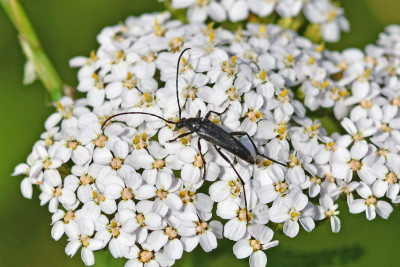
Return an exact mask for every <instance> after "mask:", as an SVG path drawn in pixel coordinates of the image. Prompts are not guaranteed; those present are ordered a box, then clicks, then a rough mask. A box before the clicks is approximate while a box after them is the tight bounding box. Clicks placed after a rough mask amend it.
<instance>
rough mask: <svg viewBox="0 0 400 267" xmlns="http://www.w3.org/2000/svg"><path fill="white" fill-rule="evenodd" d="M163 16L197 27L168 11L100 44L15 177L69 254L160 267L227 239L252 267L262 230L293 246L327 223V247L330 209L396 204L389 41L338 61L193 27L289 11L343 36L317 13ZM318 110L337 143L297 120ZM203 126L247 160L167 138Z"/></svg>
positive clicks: (264, 39) (260, 35)
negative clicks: (334, 126) (328, 118)
mask: <svg viewBox="0 0 400 267" xmlns="http://www.w3.org/2000/svg"><path fill="white" fill-rule="evenodd" d="M172 5H173V7H175V8H177V7H179V8H188V18H189V20H191V21H196V23H190V24H182V23H181V22H179V21H177V20H171V19H170V14H169V13H167V12H163V13H154V14H145V15H142V16H140V17H130V18H128V19H127V20H126V21H125V22H124V23H121V24H119V25H117V26H112V27H106V28H105V29H103V30H102V31H101V33H100V34H99V35H98V41H99V43H100V48H99V49H98V50H97V51H94V52H92V53H91V54H90V56H89V57H77V58H74V59H72V60H71V62H70V64H71V66H73V67H79V68H80V69H79V71H78V81H79V84H78V86H77V89H78V91H80V92H82V93H84V94H85V95H84V97H83V98H81V99H78V100H73V99H71V98H70V97H63V98H62V99H60V101H59V102H57V103H55V109H56V112H55V113H53V114H52V115H50V117H49V118H48V119H47V120H46V122H45V132H44V133H43V134H42V135H41V138H40V140H39V141H38V142H37V143H36V144H35V145H34V147H33V150H32V153H31V154H30V155H29V156H28V159H27V163H26V164H20V165H18V166H17V167H16V168H15V172H14V173H13V175H24V178H23V180H22V182H21V191H22V194H23V196H24V197H27V198H31V197H32V192H33V186H34V185H36V186H37V188H38V190H39V191H40V197H39V198H40V200H41V202H40V204H41V205H48V208H49V211H50V213H51V214H52V225H53V228H52V231H51V235H52V237H53V238H54V239H55V240H59V239H60V238H62V236H63V235H64V233H65V234H66V236H67V237H68V245H67V247H66V253H67V254H68V255H70V256H73V255H75V254H76V253H77V252H78V250H79V249H81V256H82V260H83V261H84V263H85V264H86V265H93V264H94V253H96V251H97V250H100V249H105V250H109V251H110V253H111V255H112V256H113V257H115V258H126V259H127V263H126V266H139V265H140V266H142V265H143V266H172V265H173V264H174V263H175V261H176V260H179V259H180V258H181V257H182V255H183V253H185V252H191V251H193V249H195V248H196V247H197V246H198V245H200V247H201V248H202V249H203V250H204V251H206V252H211V251H212V250H214V249H215V248H216V247H217V246H218V239H221V238H224V237H225V238H228V239H231V240H233V241H235V242H236V243H235V245H234V246H233V253H234V255H235V256H236V257H237V258H240V259H242V258H247V257H249V261H250V265H251V266H257V267H258V266H265V265H266V263H267V257H266V255H265V253H264V252H263V251H264V250H266V249H269V248H272V247H274V246H276V245H278V241H277V240H273V230H272V229H278V230H279V229H281V230H283V232H284V233H285V234H286V235H287V236H289V237H292V238H293V237H295V236H297V234H298V233H299V231H303V229H304V230H305V231H307V232H311V231H312V230H313V229H314V228H315V225H316V224H315V221H317V220H327V221H328V220H329V221H330V223H331V227H332V231H333V232H335V233H336V232H339V230H340V225H341V223H340V212H339V205H338V204H337V201H338V199H339V197H340V195H342V194H343V195H344V196H345V197H346V198H347V204H348V206H349V209H350V212H351V213H361V212H364V211H365V212H366V216H367V218H368V219H369V220H372V219H374V218H375V217H376V213H377V214H378V215H379V216H381V217H382V218H385V219H387V218H388V217H389V216H390V214H391V212H392V210H393V208H392V206H391V204H390V203H389V202H390V201H392V202H393V203H399V202H400V196H399V191H400V190H399V188H400V186H399V179H398V174H399V173H400V169H399V166H400V156H399V153H398V152H399V140H400V138H399V136H398V135H399V129H400V124H399V121H398V116H399V110H398V108H399V107H400V104H399V103H400V100H399V96H400V94H399V92H398V89H397V88H398V86H397V85H398V72H397V67H398V57H399V56H400V55H399V54H398V51H397V50H396V49H394V47H398V46H399V40H400V38H399V37H400V28H399V27H398V26H391V27H388V28H387V30H386V32H385V33H383V34H382V35H381V36H380V40H379V41H378V44H377V45H370V46H368V47H367V49H366V51H365V52H362V51H359V50H347V51H346V50H345V51H343V52H341V53H339V52H331V51H327V50H325V49H324V47H323V46H322V45H320V44H315V43H313V42H311V41H310V40H308V39H306V38H304V37H301V36H300V35H298V34H296V33H295V32H293V31H291V30H288V29H285V28H282V27H280V26H277V25H273V24H268V25H265V24H259V23H247V24H246V25H245V27H243V28H242V29H239V30H237V31H235V32H232V31H230V30H226V29H224V28H223V27H219V28H214V27H213V25H212V24H210V25H206V24H203V23H202V22H204V21H205V20H206V19H207V17H208V16H210V17H211V18H212V19H215V20H216V21H224V20H226V19H229V20H231V21H239V20H244V19H246V18H247V17H248V13H249V12H252V13H255V14H257V15H259V16H267V15H268V14H271V13H272V12H277V13H278V14H279V15H280V16H281V17H282V18H285V19H287V18H293V17H296V16H297V15H299V13H300V12H301V11H302V12H303V14H304V16H305V17H306V18H307V19H309V20H310V21H311V22H313V23H315V24H319V26H320V28H321V31H322V36H323V37H324V39H326V40H328V41H329V40H332V41H334V40H336V39H337V38H338V36H337V35H338V33H339V32H340V30H341V29H346V21H345V19H344V18H343V13H342V11H341V9H339V8H336V7H334V6H333V5H332V4H331V2H330V1H306V2H304V1H286V0H280V1H267V2H265V1H258V0H249V1H244V0H240V1H233V0H232V1H212V0H210V1H178V0H176V1H172ZM187 48H190V50H187ZM178 62H179V68H177V64H178ZM178 103H179V104H180V106H178ZM307 108H308V109H307ZM320 108H332V109H333V112H334V115H335V116H336V118H337V119H339V120H341V119H343V120H342V123H341V125H343V128H344V129H345V130H346V131H347V134H345V135H339V134H337V133H335V134H332V135H328V133H327V131H326V130H325V129H324V127H323V125H322V124H321V122H320V121H319V120H313V119H311V118H310V117H309V116H308V113H307V111H308V110H312V111H315V110H318V109H320ZM149 114H150V115H149ZM205 114H208V115H209V116H208V117H206V118H204V119H203V120H202V121H203V122H204V123H209V125H213V126H214V127H217V128H218V129H219V130H220V131H221V132H224V133H225V132H226V134H227V136H228V137H227V138H226V140H219V141H220V142H226V145H225V148H229V146H231V145H232V147H233V146H235V145H236V146H238V144H239V142H240V143H241V144H242V145H243V147H244V148H242V150H240V152H243V151H245V152H246V153H245V154H246V155H247V158H246V157H244V156H243V155H242V154H241V153H239V152H237V153H236V154H235V153H229V152H228V151H227V149H223V148H224V147H223V146H222V145H221V147H219V146H217V145H216V142H215V141H213V140H212V139H206V138H203V137H202V136H201V135H200V133H199V132H198V131H197V130H195V131H190V129H186V127H181V126H186V124H184V123H183V122H184V121H185V120H186V121H187V120H189V119H193V118H195V117H196V116H198V117H199V116H205ZM113 116H114V117H113ZM217 128H213V129H217ZM196 129H197V128H196ZM203 136H204V135H203ZM215 138H218V136H216V137H215ZM229 142H231V143H229ZM231 151H234V149H233V148H232V150H231ZM247 152H248V153H247ZM384 196H387V199H386V200H382V198H383V197H384ZM344 207H345V205H340V209H342V208H344ZM214 211H215V213H214V214H216V216H215V217H213V216H212V215H213V212H214ZM300 225H301V226H302V227H300Z"/></svg>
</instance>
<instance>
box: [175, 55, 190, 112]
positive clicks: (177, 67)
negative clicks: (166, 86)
mask: <svg viewBox="0 0 400 267" xmlns="http://www.w3.org/2000/svg"><path fill="white" fill-rule="evenodd" d="M189 49H190V48H186V49H184V50H183V51H182V53H181V54H180V55H179V58H178V64H177V66H176V100H177V101H178V108H179V119H182V110H181V104H180V103H179V94H178V76H179V63H181V58H182V56H183V54H184V53H185V52H186V51H188V50H189Z"/></svg>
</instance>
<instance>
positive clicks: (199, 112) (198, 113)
mask: <svg viewBox="0 0 400 267" xmlns="http://www.w3.org/2000/svg"><path fill="white" fill-rule="evenodd" d="M200 116H201V110H200V109H199V111H198V112H197V115H196V118H200Z"/></svg>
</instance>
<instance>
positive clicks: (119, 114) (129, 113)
mask: <svg viewBox="0 0 400 267" xmlns="http://www.w3.org/2000/svg"><path fill="white" fill-rule="evenodd" d="M131 114H143V115H149V116H153V117H156V118H159V119H161V120H163V121H165V122H166V123H172V124H176V122H174V121H169V120H166V119H164V118H163V117H160V116H158V115H156V114H152V113H147V112H140V111H131V112H122V113H118V114H115V115H112V116H111V117H109V118H108V119H106V120H105V121H104V123H103V125H101V130H104V127H105V126H106V124H107V122H108V121H110V120H111V119H113V118H115V117H118V116H122V115H131Z"/></svg>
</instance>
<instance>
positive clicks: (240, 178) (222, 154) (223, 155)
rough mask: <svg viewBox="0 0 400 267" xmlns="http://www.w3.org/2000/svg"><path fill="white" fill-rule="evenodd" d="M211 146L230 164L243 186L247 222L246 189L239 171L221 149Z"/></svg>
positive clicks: (247, 219)
mask: <svg viewBox="0 0 400 267" xmlns="http://www.w3.org/2000/svg"><path fill="white" fill-rule="evenodd" d="M213 146H214V148H215V150H217V152H218V154H219V155H220V156H221V157H222V158H223V159H224V160H225V161H226V162H228V163H229V165H231V167H232V169H233V170H234V171H235V173H236V175H237V176H238V178H239V180H240V183H241V184H242V186H243V196H244V205H245V210H246V221H247V223H249V212H248V210H247V198H246V189H245V188H244V185H245V183H244V181H243V179H242V177H241V176H240V174H239V172H238V171H237V170H236V168H235V166H234V165H233V163H232V162H231V161H230V160H229V159H228V157H227V156H225V154H224V153H222V152H221V150H219V149H218V148H217V146H216V145H213Z"/></svg>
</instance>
